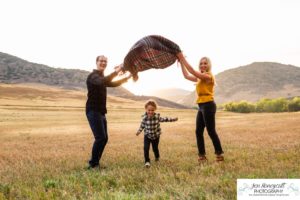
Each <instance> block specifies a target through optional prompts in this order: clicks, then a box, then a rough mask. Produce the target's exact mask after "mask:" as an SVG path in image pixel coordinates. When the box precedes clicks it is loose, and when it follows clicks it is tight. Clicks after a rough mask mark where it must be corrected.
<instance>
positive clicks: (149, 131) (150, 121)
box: [136, 100, 178, 167]
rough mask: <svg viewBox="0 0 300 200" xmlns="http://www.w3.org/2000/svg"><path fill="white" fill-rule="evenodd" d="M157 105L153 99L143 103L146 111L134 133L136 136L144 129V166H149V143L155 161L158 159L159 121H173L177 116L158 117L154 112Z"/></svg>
mask: <svg viewBox="0 0 300 200" xmlns="http://www.w3.org/2000/svg"><path fill="white" fill-rule="evenodd" d="M156 108H157V105H156V103H155V101H153V100H149V101H147V103H146V104H145V110H146V113H145V114H144V115H143V116H142V122H141V125H140V128H139V130H138V131H137V133H136V135H137V136H138V135H139V134H140V133H141V132H142V131H143V129H144V133H145V135H144V157H145V167H150V158H149V150H150V143H151V144H152V149H153V152H154V155H155V161H159V150H158V144H159V137H160V134H161V128H160V122H174V121H177V120H178V118H177V117H176V118H168V117H160V114H159V113H155V110H156Z"/></svg>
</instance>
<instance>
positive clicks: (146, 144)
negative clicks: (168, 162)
mask: <svg viewBox="0 0 300 200" xmlns="http://www.w3.org/2000/svg"><path fill="white" fill-rule="evenodd" d="M150 143H151V144H152V150H153V152H154V156H155V158H156V159H159V150H158V144H159V137H158V138H157V139H155V140H151V139H149V138H148V137H147V136H146V135H145V136H144V157H145V163H146V162H150V157H149V150H150Z"/></svg>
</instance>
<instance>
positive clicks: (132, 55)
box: [123, 35, 181, 80]
mask: <svg viewBox="0 0 300 200" xmlns="http://www.w3.org/2000/svg"><path fill="white" fill-rule="evenodd" d="M179 52H181V50H180V47H179V46H178V45H177V44H175V43H174V42H172V41H171V40H169V39H167V38H164V37H162V36H159V35H150V36H146V37H144V38H142V39H140V40H139V41H137V42H136V43H135V44H134V45H133V47H131V49H130V50H129V52H128V54H127V55H126V57H125V58H124V62H123V71H129V72H130V73H131V74H132V76H133V78H134V79H135V80H137V78H138V76H137V74H138V72H140V71H144V70H148V69H151V68H155V69H163V68H166V67H169V66H170V65H172V64H173V63H174V62H175V61H176V60H177V57H176V54H177V53H179Z"/></svg>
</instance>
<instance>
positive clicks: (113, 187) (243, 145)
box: [0, 91, 300, 200]
mask: <svg viewBox="0 0 300 200" xmlns="http://www.w3.org/2000/svg"><path fill="white" fill-rule="evenodd" d="M60 92H61V91H60ZM64 94H66V95H62V96H61V97H60V98H56V97H53V98H49V99H48V100H47V99H39V101H34V100H36V99H32V101H31V100H28V98H25V97H22V98H18V99H16V98H14V97H13V96H11V97H10V99H8V98H7V96H9V95H7V96H5V97H4V96H2V95H1V93H0V95H1V96H0V102H1V103H0V104H1V105H0V113H1V115H0V199H1V198H2V199H214V200H215V199H228V200H231V199H235V198H236V179H237V178H299V177H300V167H299V166H300V163H299V160H300V156H299V153H300V134H299V133H300V124H299V121H300V113H299V112H298V113H279V114H234V113H227V112H219V113H218V114H217V131H218V133H219V136H220V138H221V141H222V144H223V148H224V151H225V156H226V157H225V159H226V160H225V162H224V163H216V162H215V161H214V155H213V148H212V143H211V141H210V139H209V138H208V137H207V134H206V138H205V139H206V147H207V153H208V159H209V161H208V163H207V164H204V165H198V163H197V148H196V142H195V135H194V129H195V115H196V111H195V110H175V109H166V108H160V109H159V112H160V113H161V115H163V116H174V117H175V116H177V117H179V121H178V122H174V123H163V124H162V129H163V135H162V137H161V143H160V151H161V161H160V162H159V163H154V162H153V164H152V167H151V168H150V169H145V168H144V167H143V137H142V136H139V137H136V136H135V132H136V130H137V129H138V126H139V123H140V116H141V114H142V113H143V112H144V111H143V102H134V103H133V102H132V101H127V100H123V99H121V98H111V99H109V101H110V100H111V101H110V105H109V113H108V115H107V117H108V126H109V143H108V145H107V147H106V149H105V152H104V155H103V159H102V164H103V165H105V166H106V167H107V168H106V169H102V170H101V171H97V170H94V171H86V170H85V169H84V167H85V166H86V164H87V163H86V161H87V160H88V159H89V156H90V150H91V145H92V142H93V137H92V134H91V131H90V128H89V126H88V123H87V120H86V117H85V113H84V103H85V100H84V98H74V97H73V98H68V94H69V93H67V92H66V93H64ZM82 95H83V94H82ZM79 96H80V95H79ZM62 99H64V100H62ZM7 100H9V101H7ZM114 100H115V102H114ZM4 101H6V102H5V103H3V102H4ZM24 101H25V102H27V104H25V105H24V104H23V102H24ZM51 102H52V104H50V103H51ZM151 156H152V157H153V154H152V152H151Z"/></svg>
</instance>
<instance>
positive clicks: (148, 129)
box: [138, 113, 177, 140]
mask: <svg viewBox="0 0 300 200" xmlns="http://www.w3.org/2000/svg"><path fill="white" fill-rule="evenodd" d="M174 121H177V118H170V117H160V114H159V113H154V115H153V117H148V116H147V113H145V114H144V115H143V116H142V122H141V125H140V128H139V130H138V132H142V131H143V130H144V134H145V136H147V137H148V138H149V139H151V140H155V139H157V138H158V137H159V136H160V135H161V128H160V122H174Z"/></svg>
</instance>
